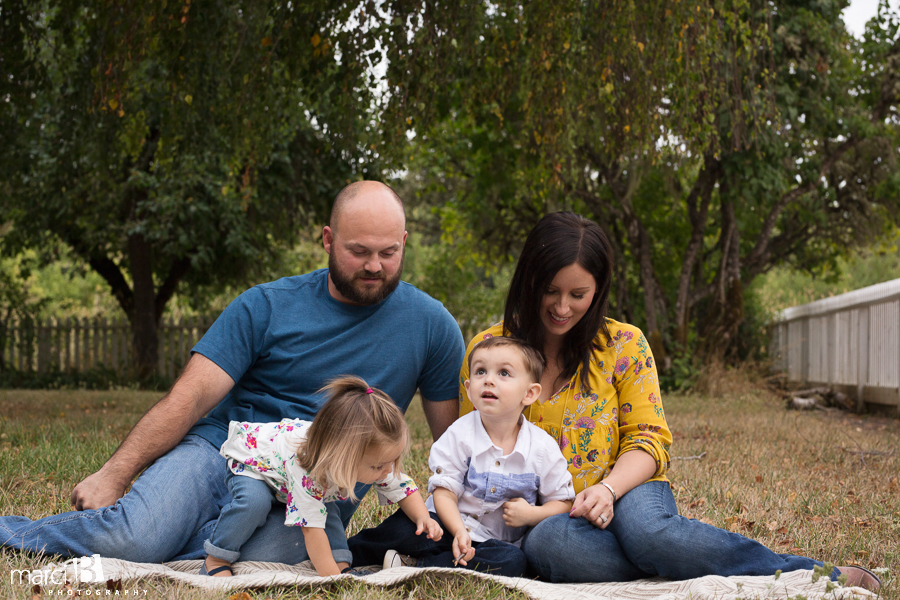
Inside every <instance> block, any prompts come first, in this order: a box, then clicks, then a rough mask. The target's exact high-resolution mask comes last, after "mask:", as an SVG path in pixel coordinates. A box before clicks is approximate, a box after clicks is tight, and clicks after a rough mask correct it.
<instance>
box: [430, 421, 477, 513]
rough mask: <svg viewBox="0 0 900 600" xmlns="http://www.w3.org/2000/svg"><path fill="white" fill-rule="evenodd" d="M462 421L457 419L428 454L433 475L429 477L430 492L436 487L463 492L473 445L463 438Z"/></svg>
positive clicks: (458, 494)
mask: <svg viewBox="0 0 900 600" xmlns="http://www.w3.org/2000/svg"><path fill="white" fill-rule="evenodd" d="M459 425H460V421H456V423H454V424H453V425H451V426H450V428H449V429H447V431H445V432H444V435H442V436H441V437H440V438H438V440H437V441H436V442H435V443H434V444H432V446H431V454H430V455H429V456H428V467H429V468H430V469H431V472H432V475H431V477H430V478H429V479H428V493H429V494H433V493H434V490H435V488H439V487H442V488H445V489H448V490H450V491H451V492H453V493H454V494H456V496H457V497H460V496H462V494H463V481H464V479H465V476H466V473H467V472H468V470H469V465H468V460H466V459H467V457H468V456H470V455H471V453H472V449H471V446H470V445H469V444H468V443H466V440H464V439H462V438H463V436H461V435H460V433H462V432H463V429H464V428H463V427H460V426H459Z"/></svg>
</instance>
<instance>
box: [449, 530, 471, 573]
mask: <svg viewBox="0 0 900 600" xmlns="http://www.w3.org/2000/svg"><path fill="white" fill-rule="evenodd" d="M460 555H462V557H461V558H460V559H459V564H461V565H462V566H466V564H467V561H470V560H472V559H473V558H475V548H473V547H472V538H470V537H469V532H468V531H466V530H465V529H463V530H462V531H460V532H459V533H457V534H456V536H455V537H454V538H453V558H456V557H457V556H460Z"/></svg>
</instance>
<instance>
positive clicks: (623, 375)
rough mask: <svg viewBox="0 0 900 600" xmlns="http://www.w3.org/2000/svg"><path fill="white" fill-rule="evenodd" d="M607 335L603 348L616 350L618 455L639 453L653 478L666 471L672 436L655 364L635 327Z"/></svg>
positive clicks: (645, 339) (648, 346) (642, 336)
mask: <svg viewBox="0 0 900 600" xmlns="http://www.w3.org/2000/svg"><path fill="white" fill-rule="evenodd" d="M610 334H612V339H611V340H609V341H608V342H607V346H612V347H614V348H615V350H616V364H615V367H614V369H615V372H614V375H613V377H614V378H615V387H616V391H617V392H618V396H619V415H618V418H619V452H618V455H617V458H618V456H622V454H624V453H625V452H629V451H631V450H635V449H640V450H643V451H644V452H646V453H648V454H649V455H650V456H652V457H653V459H654V460H655V461H656V472H655V473H654V474H653V477H660V476H662V475H665V473H666V471H667V470H668V469H669V447H670V446H671V445H672V433H671V432H670V431H669V426H668V424H667V423H666V417H665V413H664V412H663V406H662V398H661V397H660V391H659V377H658V376H657V373H656V363H655V362H654V360H653V354H652V353H651V352H650V345H649V344H648V343H647V338H645V337H644V334H643V333H641V331H640V330H639V329H637V328H636V327H629V328H627V329H626V328H624V327H623V328H620V329H618V330H613V329H612V328H611V330H610Z"/></svg>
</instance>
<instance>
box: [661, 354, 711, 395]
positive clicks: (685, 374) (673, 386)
mask: <svg viewBox="0 0 900 600" xmlns="http://www.w3.org/2000/svg"><path fill="white" fill-rule="evenodd" d="M700 368H701V365H700V361H699V360H697V357H696V356H693V355H691V354H687V353H681V354H678V355H676V356H675V357H674V358H673V359H672V364H671V366H670V367H669V368H668V369H666V370H665V371H663V372H661V373H660V374H659V387H660V388H661V389H662V391H664V392H685V391H687V390H690V389H691V388H693V387H694V384H695V383H697V378H698V377H700Z"/></svg>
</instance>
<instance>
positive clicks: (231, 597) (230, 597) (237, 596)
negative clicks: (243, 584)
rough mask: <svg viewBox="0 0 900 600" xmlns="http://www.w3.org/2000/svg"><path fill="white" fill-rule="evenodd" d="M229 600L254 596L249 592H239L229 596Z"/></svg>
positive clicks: (249, 599)
mask: <svg viewBox="0 0 900 600" xmlns="http://www.w3.org/2000/svg"><path fill="white" fill-rule="evenodd" d="M228 600H253V597H252V596H251V595H250V594H248V593H247V592H239V593H237V594H233V595H231V596H228Z"/></svg>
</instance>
